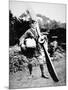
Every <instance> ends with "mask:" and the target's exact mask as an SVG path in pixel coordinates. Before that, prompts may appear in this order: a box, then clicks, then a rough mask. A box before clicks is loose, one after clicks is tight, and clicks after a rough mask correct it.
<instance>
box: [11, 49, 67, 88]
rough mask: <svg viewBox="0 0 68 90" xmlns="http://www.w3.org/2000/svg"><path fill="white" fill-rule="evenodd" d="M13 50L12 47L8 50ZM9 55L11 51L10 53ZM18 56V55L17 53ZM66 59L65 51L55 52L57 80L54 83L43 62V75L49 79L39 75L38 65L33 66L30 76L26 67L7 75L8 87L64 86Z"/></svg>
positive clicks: (54, 62)
mask: <svg viewBox="0 0 68 90" xmlns="http://www.w3.org/2000/svg"><path fill="white" fill-rule="evenodd" d="M11 51H13V50H12V49H11V50H10V52H11ZM10 55H11V53H10ZM19 56H20V55H19ZM65 63H66V60H65V53H64V54H61V53H57V59H56V60H55V61H53V64H54V67H55V69H56V72H57V74H58V78H59V82H58V83H56V82H54V81H53V80H52V78H51V76H50V74H49V72H48V69H47V65H46V64H44V72H45V76H48V77H49V79H45V78H42V77H41V72H40V68H39V65H37V66H34V67H33V71H32V75H33V77H32V78H29V71H28V68H27V67H25V68H22V71H17V72H16V73H10V75H9V88H11V89H22V88H36V87H48V86H64V85H66V64H65Z"/></svg>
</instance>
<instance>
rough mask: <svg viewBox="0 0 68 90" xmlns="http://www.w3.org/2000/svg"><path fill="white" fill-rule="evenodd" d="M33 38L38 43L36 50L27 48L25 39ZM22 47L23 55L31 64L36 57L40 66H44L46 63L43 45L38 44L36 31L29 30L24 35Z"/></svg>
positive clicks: (21, 41)
mask: <svg viewBox="0 0 68 90" xmlns="http://www.w3.org/2000/svg"><path fill="white" fill-rule="evenodd" d="M30 36H31V37H33V38H34V39H35V41H36V48H28V47H26V48H25V43H24V41H25V39H26V38H29V37H30ZM19 41H20V46H21V47H22V49H23V50H22V51H23V54H24V55H25V56H26V57H27V58H28V60H29V62H30V61H31V60H32V58H33V57H36V58H37V60H38V61H39V63H40V64H43V63H44V61H45V54H44V51H43V49H42V47H41V45H40V44H39V43H38V33H37V31H36V29H33V28H31V29H28V30H27V31H26V32H25V33H24V35H23V36H22V37H21V38H20V40H19Z"/></svg>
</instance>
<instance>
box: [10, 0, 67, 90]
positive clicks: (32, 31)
mask: <svg viewBox="0 0 68 90" xmlns="http://www.w3.org/2000/svg"><path fill="white" fill-rule="evenodd" d="M55 86H66V4H58V3H46V2H31V1H16V0H9V89H23V88H40V87H55Z"/></svg>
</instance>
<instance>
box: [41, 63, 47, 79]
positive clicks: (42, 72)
mask: <svg viewBox="0 0 68 90" xmlns="http://www.w3.org/2000/svg"><path fill="white" fill-rule="evenodd" d="M40 70H41V77H42V78H46V79H48V77H46V76H45V75H44V67H43V64H40Z"/></svg>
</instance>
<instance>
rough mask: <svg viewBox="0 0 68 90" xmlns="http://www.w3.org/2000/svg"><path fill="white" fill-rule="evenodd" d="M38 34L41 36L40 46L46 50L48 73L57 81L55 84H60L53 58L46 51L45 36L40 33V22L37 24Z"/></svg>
mask: <svg viewBox="0 0 68 90" xmlns="http://www.w3.org/2000/svg"><path fill="white" fill-rule="evenodd" d="M37 33H38V35H39V41H40V42H39V43H40V45H41V46H42V48H43V50H44V53H45V57H46V64H47V68H48V71H49V73H50V76H51V77H52V79H53V80H54V81H55V82H58V81H59V79H58V75H57V73H56V70H55V68H54V65H53V63H52V61H51V58H50V56H49V53H48V51H47V49H46V47H45V46H46V45H45V44H46V43H45V41H44V37H43V36H41V32H40V29H39V26H38V22H37Z"/></svg>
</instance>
